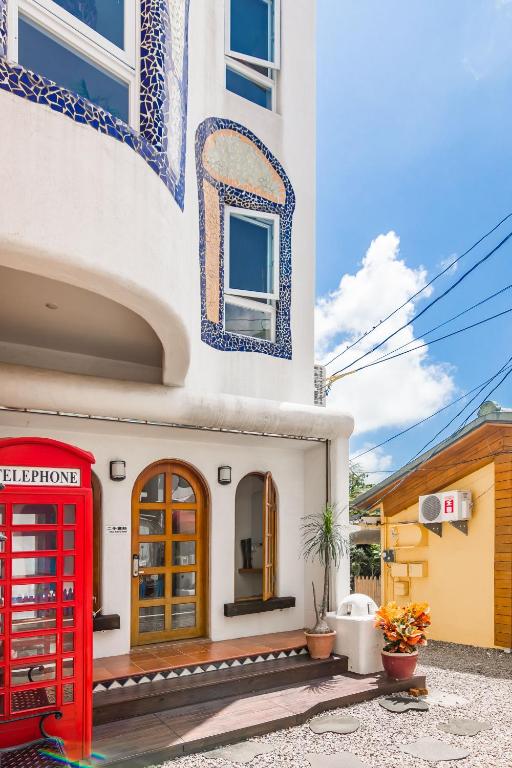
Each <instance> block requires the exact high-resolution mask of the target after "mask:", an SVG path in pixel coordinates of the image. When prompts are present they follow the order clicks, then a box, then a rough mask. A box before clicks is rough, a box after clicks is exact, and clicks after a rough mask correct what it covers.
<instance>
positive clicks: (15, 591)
mask: <svg viewBox="0 0 512 768" xmlns="http://www.w3.org/2000/svg"><path fill="white" fill-rule="evenodd" d="M11 589H12V592H11V600H12V604H13V605H18V604H19V603H54V602H55V600H56V599H57V584H56V583H55V582H48V583H44V584H13V585H12V588H11Z"/></svg>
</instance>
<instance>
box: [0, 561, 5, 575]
mask: <svg viewBox="0 0 512 768" xmlns="http://www.w3.org/2000/svg"><path fill="white" fill-rule="evenodd" d="M0 579H5V561H4V560H2V559H0Z"/></svg>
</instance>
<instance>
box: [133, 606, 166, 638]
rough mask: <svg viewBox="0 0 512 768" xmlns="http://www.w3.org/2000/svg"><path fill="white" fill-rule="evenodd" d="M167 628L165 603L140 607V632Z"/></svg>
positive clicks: (160, 630) (158, 630) (159, 630)
mask: <svg viewBox="0 0 512 768" xmlns="http://www.w3.org/2000/svg"><path fill="white" fill-rule="evenodd" d="M164 629H165V608H164V606H163V605H153V606H151V607H148V608H139V632H140V633H141V634H143V633H145V632H163V630H164Z"/></svg>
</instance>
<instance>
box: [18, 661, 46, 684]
mask: <svg viewBox="0 0 512 768" xmlns="http://www.w3.org/2000/svg"><path fill="white" fill-rule="evenodd" d="M55 674H56V668H55V662H54V661H52V662H50V663H48V662H46V663H45V664H32V665H25V666H24V667H13V668H12V669H11V685H28V684H29V683H43V682H45V681H46V680H55Z"/></svg>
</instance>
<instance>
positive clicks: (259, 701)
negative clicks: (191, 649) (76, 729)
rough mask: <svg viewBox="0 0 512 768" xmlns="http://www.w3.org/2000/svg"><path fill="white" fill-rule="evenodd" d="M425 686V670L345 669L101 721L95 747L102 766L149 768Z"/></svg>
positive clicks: (95, 733)
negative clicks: (403, 676)
mask: <svg viewBox="0 0 512 768" xmlns="http://www.w3.org/2000/svg"><path fill="white" fill-rule="evenodd" d="M199 677H203V676H202V675H200V676H199ZM189 682H191V681H190V678H189ZM425 685H426V683H425V677H424V676H423V675H420V676H416V677H412V678H410V679H409V680H403V681H395V680H390V679H389V678H388V677H386V675H385V674H384V673H378V674H375V675H354V674H351V673H346V674H342V675H335V676H334V677H322V678H319V679H312V680H309V681H307V682H305V683H298V684H295V685H291V686H290V685H289V686H285V687H282V688H277V689H274V690H271V691H265V692H262V693H253V694H250V693H249V691H248V690H246V691H245V694H246V695H245V696H232V697H230V698H229V697H228V698H221V699H217V698H216V699H214V700H212V701H209V702H207V703H204V704H199V705H190V706H184V707H177V708H173V709H168V710H166V711H161V712H158V713H155V714H146V715H139V716H138V717H131V718H129V719H127V720H124V721H123V722H112V723H107V724H105V725H99V726H96V727H95V728H94V732H93V748H94V751H95V753H99V754H100V755H101V756H102V759H101V763H98V764H97V765H98V766H100V765H101V766H104V767H105V768H106V766H108V768H114V767H115V768H146V766H155V765H159V764H161V763H164V762H166V761H167V760H172V759H174V758H177V757H182V756H184V755H189V754H192V753H194V752H199V751H202V750H206V749H213V748H214V747H218V746H223V745H225V744H232V743H235V742H238V741H243V740H245V739H248V738H251V737H254V736H261V735H263V734H265V733H271V732H272V731H276V730H279V729H281V728H291V727H292V726H295V725H300V724H302V723H305V722H307V720H309V718H311V717H313V715H317V714H319V713H320V712H325V711H327V710H329V709H336V708H338V707H347V706H350V705H352V704H357V703H359V702H362V701H367V700H368V699H373V698H376V697H377V696H384V695H387V694H391V693H397V692H398V691H406V690H408V689H409V688H424V687H425ZM149 687H150V686H149ZM169 703H170V702H168V704H169Z"/></svg>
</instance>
